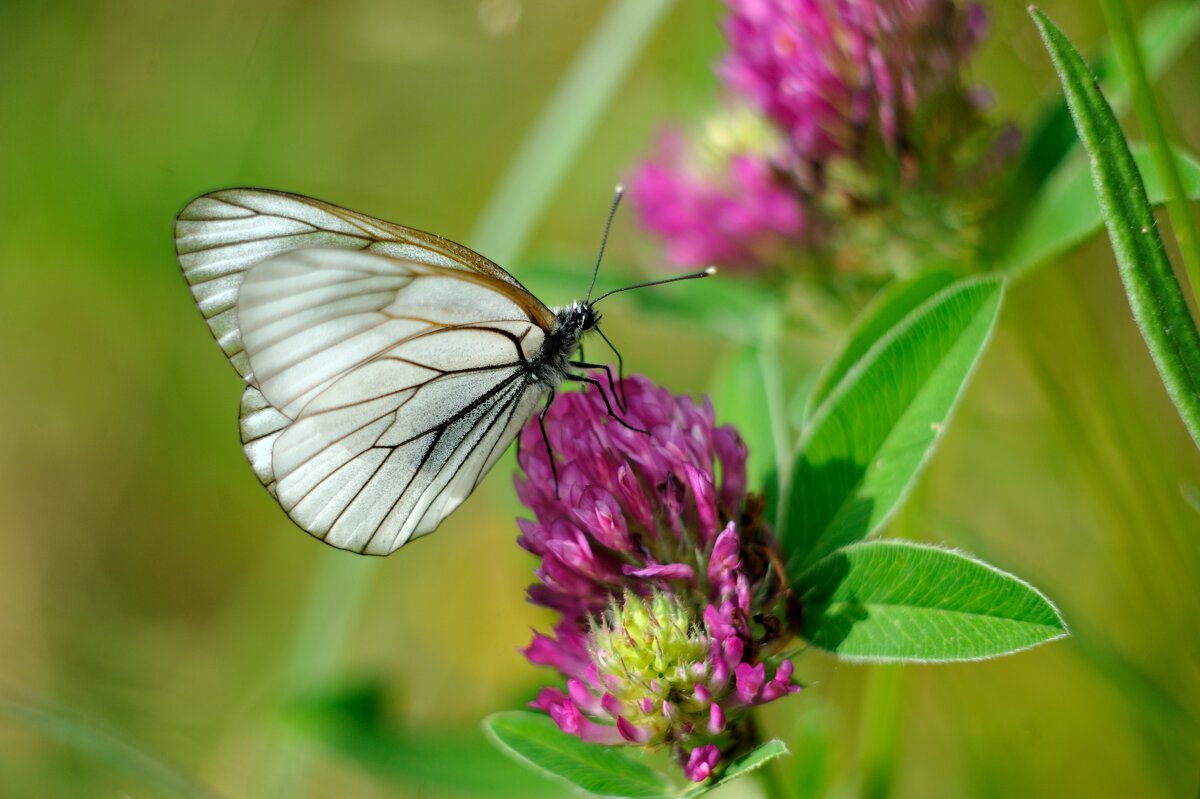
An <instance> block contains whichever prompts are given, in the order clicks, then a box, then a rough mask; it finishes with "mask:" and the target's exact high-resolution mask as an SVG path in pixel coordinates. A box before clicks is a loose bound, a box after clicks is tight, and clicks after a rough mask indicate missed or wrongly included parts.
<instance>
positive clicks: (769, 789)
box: [746, 713, 788, 799]
mask: <svg viewBox="0 0 1200 799" xmlns="http://www.w3.org/2000/svg"><path fill="white" fill-rule="evenodd" d="M746 727H747V732H748V733H749V738H750V744H749V748H750V749H753V748H754V747H756V746H759V745H761V744H762V743H763V735H762V728H761V727H760V726H759V723H758V714H757V713H750V715H749V716H747V722H746ZM752 773H753V774H754V778H755V779H756V780H758V785H759V787H760V788H762V792H763V796H764V797H765V799H788V790H787V787H786V786H785V785H784V782H783V778H782V777H781V776H780V775H779V770H778V768H777V767H776V764H775V761H774V760H768V761H767V762H766V763H763V764H762V765H761V766H759V767H758V768H756V769H755V770H754V771H753V772H752Z"/></svg>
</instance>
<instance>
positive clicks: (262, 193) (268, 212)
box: [175, 189, 554, 380]
mask: <svg viewBox="0 0 1200 799" xmlns="http://www.w3.org/2000/svg"><path fill="white" fill-rule="evenodd" d="M313 247H337V248H343V249H351V250H367V251H371V252H375V253H379V254H383V255H391V256H393V257H396V258H399V259H403V260H407V261H411V262H413V263H419V264H427V265H430V266H441V267H444V268H446V269H458V270H463V271H467V272H471V273H475V274H479V275H485V276H487V277H490V278H494V279H495V280H498V281H500V282H502V283H505V284H507V285H509V286H511V287H513V289H515V291H514V292H513V295H514V296H515V297H517V298H519V301H520V302H521V303H522V305H523V307H524V310H525V312H526V314H527V315H528V316H529V317H530V318H531V319H533V320H535V321H537V322H538V323H539V324H540V325H541V326H542V327H549V326H550V325H551V324H553V322H554V315H553V313H551V311H550V309H548V308H547V307H546V306H545V305H543V304H542V303H541V302H539V301H538V300H537V299H536V298H535V297H534V296H533V295H531V294H530V293H529V292H528V291H526V290H525V289H524V288H523V287H522V286H521V284H520V283H519V282H517V280H516V279H515V278H513V277H512V276H511V275H509V274H508V273H507V272H505V271H504V270H503V269H501V268H500V267H499V266H497V265H496V264H494V263H492V262H491V261H489V260H488V259H487V258H484V257H483V256H482V255H479V254H478V253H476V252H473V251H472V250H470V249H468V248H466V247H463V246H462V245H461V244H456V243H454V242H452V241H449V240H447V239H443V238H441V237H440V236H434V235H431V234H429V233H424V232H422V231H419V230H414V229H412V228H407V227H404V226H402V225H396V224H393V223H391V222H385V221H384V220H382V219H375V218H372V217H369V216H366V215H364V214H359V213H356V212H354V211H349V210H347V209H345V208H338V207H337V206H335V205H330V204H329V203H325V202H321V201H320V200H314V199H311V198H309V197H301V196H299V195H295V194H286V193H284V192H276V191H267V190H263V189H224V190H222V191H216V192H213V193H211V194H206V195H204V196H202V197H198V198H196V199H195V200H193V201H192V202H190V203H189V204H188V205H187V206H186V207H185V208H184V209H183V211H181V212H180V214H179V217H178V219H177V220H176V222H175V249H176V252H177V253H178V254H179V263H180V266H182V268H183V274H184V277H185V278H186V279H187V282H188V284H189V285H190V287H191V290H192V296H193V297H194V298H195V300H196V304H197V305H198V306H199V307H200V311H201V312H202V313H203V314H204V318H205V320H206V321H207V322H208V326H209V329H211V330H212V333H213V336H215V337H216V339H217V343H218V344H219V345H220V346H221V349H222V350H223V351H224V352H225V354H226V356H227V357H228V358H229V360H230V362H231V363H232V364H233V366H234V368H235V369H237V370H238V373H239V374H241V375H242V377H244V378H246V379H247V380H249V379H250V377H251V374H250V367H249V364H248V363H247V359H246V356H245V352H244V348H243V346H242V338H241V332H240V330H239V326H238V317H237V311H236V309H235V305H236V303H237V301H238V293H239V289H240V287H241V283H242V279H243V278H244V276H245V274H246V271H247V270H248V269H249V268H250V267H251V266H253V265H254V264H256V263H260V262H262V261H264V260H266V259H268V258H271V257H272V256H275V255H279V254H280V253H284V252H288V251H291V250H298V249H304V248H313Z"/></svg>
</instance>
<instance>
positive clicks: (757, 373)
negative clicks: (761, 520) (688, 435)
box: [709, 346, 788, 507]
mask: <svg viewBox="0 0 1200 799" xmlns="http://www.w3.org/2000/svg"><path fill="white" fill-rule="evenodd" d="M768 357H769V354H768V353H766V352H764V351H763V348H762V347H761V346H747V347H742V348H739V349H737V350H735V351H733V352H732V353H730V354H729V355H728V356H727V357H726V358H725V359H724V360H723V361H721V362H720V363H719V364H718V365H717V368H716V371H715V372H714V374H713V378H712V383H711V388H710V389H709V397H710V398H711V399H712V403H713V408H714V410H715V411H716V414H717V422H718V423H720V424H732V425H736V426H737V430H738V433H740V434H741V436H742V440H743V441H745V442H746V448H747V449H748V450H749V458H748V460H747V462H746V477H747V480H748V482H749V485H750V487H751V488H752V489H754V490H758V489H762V490H764V491H765V492H766V494H767V497H768V500H769V501H768V507H773V506H774V502H773V501H770V499H771V498H773V497H777V496H778V494H779V487H778V474H779V469H778V463H777V458H778V456H779V452H780V449H781V448H782V449H783V451H784V452H785V453H786V450H787V449H788V442H787V441H786V440H784V441H783V442H777V441H776V438H777V434H776V430H775V426H776V425H775V422H776V421H777V418H778V415H777V414H775V413H773V412H772V408H771V403H770V401H769V393H770V391H771V390H772V388H771V386H770V382H771V381H770V379H769V378H768V376H767V368H769V365H768V364H766V363H764V360H765V359H767V358H768ZM780 444H782V447H781V446H780Z"/></svg>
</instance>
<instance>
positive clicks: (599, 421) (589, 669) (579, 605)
mask: <svg viewBox="0 0 1200 799" xmlns="http://www.w3.org/2000/svg"><path fill="white" fill-rule="evenodd" d="M623 389H624V392H625V405H626V408H627V411H626V413H625V418H626V419H627V421H628V422H629V424H630V425H632V426H634V427H640V428H642V429H645V430H648V431H650V435H649V436H647V435H645V434H643V433H638V432H635V431H633V430H630V429H628V428H626V427H625V426H623V425H621V424H620V423H619V422H617V421H616V420H615V419H612V418H611V417H610V416H609V415H608V412H607V410H606V409H605V406H604V402H603V399H602V397H601V396H600V393H599V391H597V390H595V389H592V390H589V391H584V392H579V393H572V394H567V395H564V396H562V397H560V398H559V399H558V400H557V401H556V402H555V403H554V404H553V405H552V406H551V409H550V412H549V414H548V415H547V419H546V427H547V430H548V431H549V434H550V440H551V441H550V443H551V448H552V449H553V452H554V457H555V458H556V459H557V461H558V474H559V486H558V496H557V497H556V496H555V486H554V480H553V476H552V473H551V470H550V463H549V460H548V458H549V456H548V455H547V453H546V450H545V447H544V446H543V444H542V441H541V434H540V432H539V431H538V429H537V425H536V424H535V425H531V426H530V427H528V428H526V430H525V431H524V433H523V434H522V438H521V463H522V465H523V467H524V469H525V473H526V477H525V478H524V479H519V480H518V482H517V490H518V494H519V496H520V498H521V501H522V502H523V503H524V504H525V505H526V506H527V507H528V508H529V509H530V510H532V511H533V513H534V516H535V519H534V520H532V521H529V520H521V522H520V524H521V530H522V534H521V537H520V543H521V545H522V546H523V547H525V548H526V549H527V550H529V551H530V552H532V553H533V554H535V555H537V556H538V557H539V558H541V563H540V565H539V567H538V569H537V576H538V578H539V582H538V583H536V584H534V585H533V586H531V587H530V589H529V597H530V600H531V601H533V602H534V603H535V604H538V605H542V606H544V607H548V608H551V609H553V610H555V611H558V612H559V613H560V614H561V615H560V618H559V620H558V622H557V624H556V625H555V627H554V631H553V635H545V634H542V633H535V634H534V638H533V641H532V642H531V643H530V645H529V647H528V648H527V649H526V650H525V654H526V656H527V657H528V658H529V660H530V661H531V662H533V663H536V664H539V665H545V666H551V667H553V668H555V669H557V670H558V671H559V672H560V673H561V674H562V676H563V678H564V679H565V685H563V686H562V687H561V688H559V687H552V688H545V689H543V691H542V692H541V694H540V695H539V696H538V698H537V700H536V701H535V702H534V703H533V706H534V707H536V708H539V709H541V710H544V711H546V712H547V713H549V714H550V716H551V718H553V719H554V721H555V722H556V723H557V724H558V726H559V727H560V728H561V729H562V730H563V731H565V732H567V733H570V734H572V735H577V736H579V737H580V738H582V739H583V740H585V741H591V742H595V743H604V744H613V745H626V746H642V747H647V748H652V749H654V748H661V747H669V748H670V749H671V750H672V751H674V752H675V755H676V758H677V760H678V762H679V764H680V766H681V767H682V768H683V770H684V773H685V775H686V776H687V777H688V778H689V779H692V780H695V781H702V780H704V779H705V778H707V777H708V776H709V775H710V774H711V773H712V772H713V770H714V769H717V768H718V767H719V765H720V764H721V763H722V762H723V760H724V759H725V758H727V757H728V756H731V755H733V754H735V753H736V752H737V750H738V748H739V746H742V745H743V744H744V743H745V741H746V735H745V729H744V727H745V723H746V720H747V717H746V711H747V710H748V709H749V708H751V707H753V706H755V705H759V704H763V703H765V702H770V701H772V700H775V699H778V698H780V697H782V696H785V695H787V694H788V693H792V692H794V691H797V690H799V686H797V685H795V684H794V683H793V681H792V664H791V662H790V661H788V660H787V659H785V658H783V657H782V652H783V649H784V647H785V646H786V645H787V644H788V642H789V640H790V637H791V635H790V633H788V632H787V630H788V627H789V625H788V615H789V608H790V602H789V599H790V595H789V594H788V592H787V589H786V586H785V584H784V582H783V581H782V580H781V579H780V576H779V570H778V569H777V567H776V565H775V564H776V563H777V562H778V559H777V557H776V556H775V552H774V544H773V541H772V539H771V536H770V533H769V531H768V530H767V528H766V526H765V524H764V523H763V521H762V519H761V516H760V510H761V501H760V500H758V499H756V498H755V497H752V496H747V494H746V472H745V462H746V449H745V446H744V445H743V444H742V441H741V439H740V438H739V437H738V435H737V433H736V432H735V431H734V430H733V429H732V428H729V427H717V426H716V424H715V423H714V418H713V411H712V408H711V407H710V406H709V405H708V404H707V403H705V404H703V405H698V404H696V403H694V402H692V401H691V400H690V399H687V398H678V397H674V396H672V395H671V394H670V393H669V392H667V391H666V390H664V389H661V388H658V387H656V386H654V385H653V384H651V383H650V382H649V381H648V380H645V379H644V378H638V377H634V378H630V379H628V380H626V381H624V385H623Z"/></svg>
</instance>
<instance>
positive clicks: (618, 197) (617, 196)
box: [584, 183, 625, 302]
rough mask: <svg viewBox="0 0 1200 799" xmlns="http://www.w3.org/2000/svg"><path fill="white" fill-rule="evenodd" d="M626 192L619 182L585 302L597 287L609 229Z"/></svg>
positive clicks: (589, 299) (609, 210) (589, 300)
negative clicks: (597, 276)
mask: <svg viewBox="0 0 1200 799" xmlns="http://www.w3.org/2000/svg"><path fill="white" fill-rule="evenodd" d="M624 194H625V187H624V186H622V185H621V184H620V183H618V184H617V190H616V192H614V194H613V201H612V206H611V207H610V208H609V209H608V221H607V222H605V223H604V236H603V237H601V239H600V254H599V255H597V256H596V266H595V267H593V268H592V283H591V285H589V286H588V293H587V299H586V300H584V302H591V299H592V289H594V288H596V275H598V274H600V262H601V261H602V260H604V245H606V244H608V231H609V229H610V228H611V227H612V223H613V217H614V216H616V215H617V206H618V205H620V204H621V197H622V196H624Z"/></svg>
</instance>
